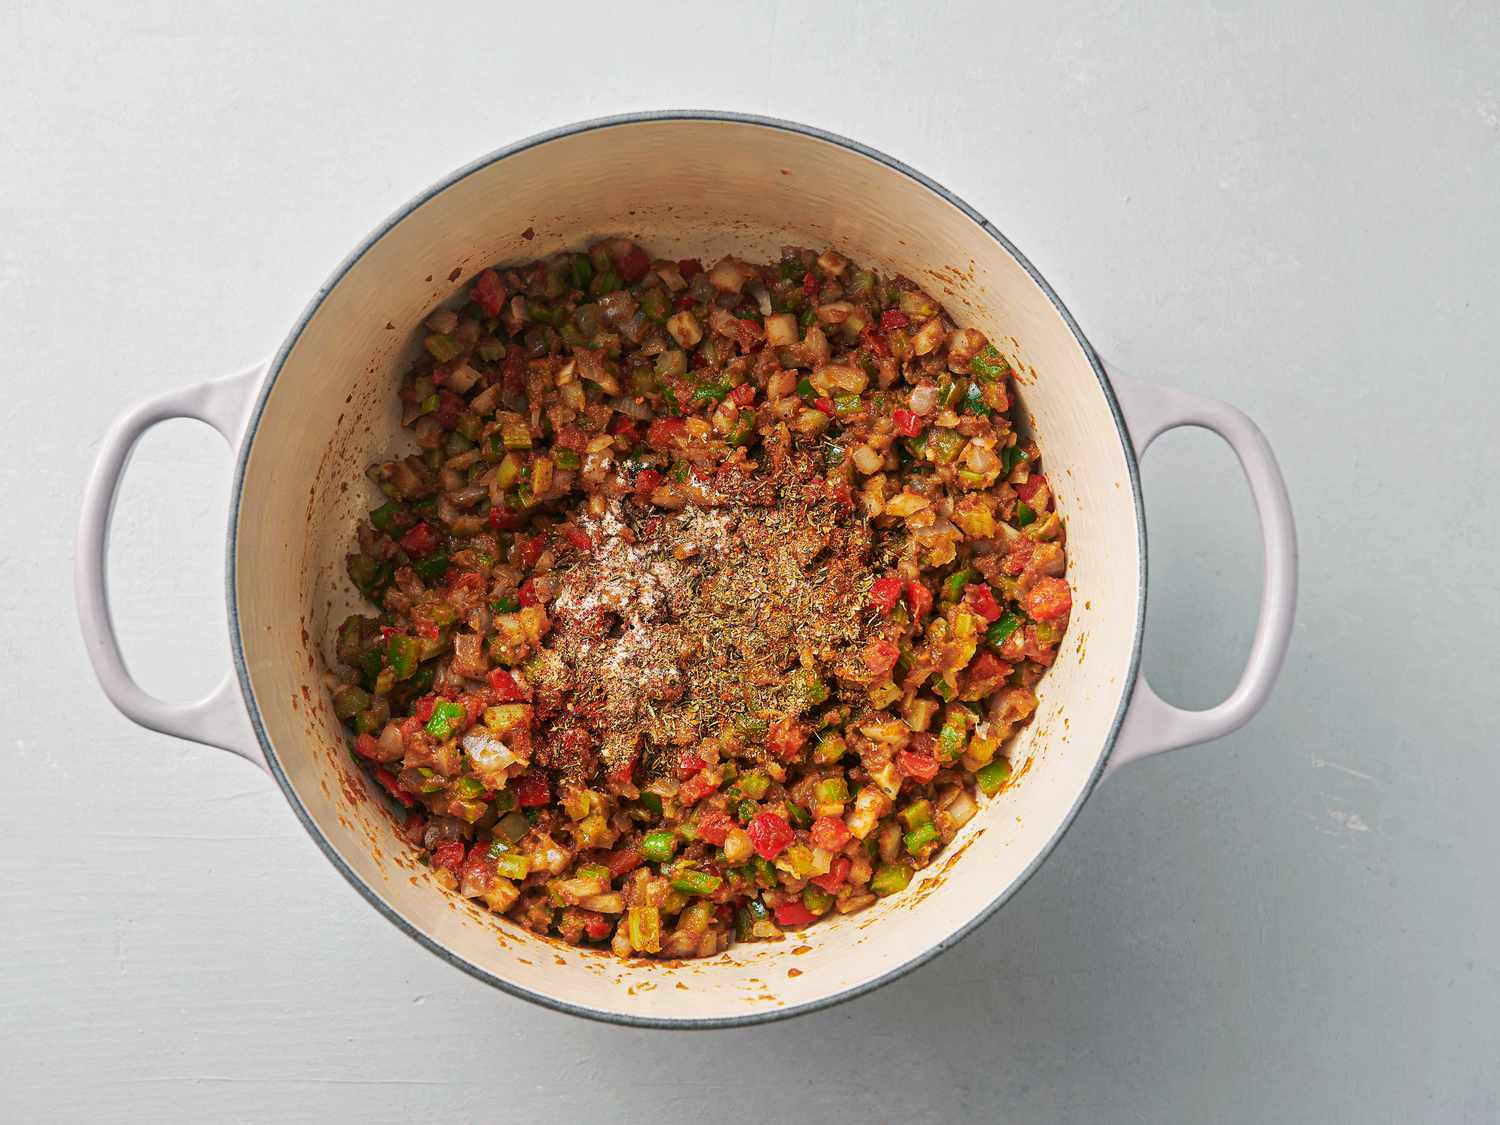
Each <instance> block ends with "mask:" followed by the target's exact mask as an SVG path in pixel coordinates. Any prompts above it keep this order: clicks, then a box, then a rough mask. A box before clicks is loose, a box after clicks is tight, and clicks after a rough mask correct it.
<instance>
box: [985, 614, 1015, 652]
mask: <svg viewBox="0 0 1500 1125" xmlns="http://www.w3.org/2000/svg"><path fill="white" fill-rule="evenodd" d="M1020 627H1021V619H1020V618H1019V617H1018V616H1016V615H1015V614H1014V613H1007V614H1005V615H1004V616H1003V617H1001V618H1000V620H998V621H996V622H995V623H994V624H993V625H991V626H990V627H989V628H988V629H986V630H985V631H984V641H985V644H987V645H989V646H990V647H991V648H999V647H1000V646H1001V645H1003V644H1004V643H1005V642H1006V641H1007V640H1009V639H1010V635H1011V634H1012V633H1014V632H1015V631H1016V630H1017V629H1019V628H1020Z"/></svg>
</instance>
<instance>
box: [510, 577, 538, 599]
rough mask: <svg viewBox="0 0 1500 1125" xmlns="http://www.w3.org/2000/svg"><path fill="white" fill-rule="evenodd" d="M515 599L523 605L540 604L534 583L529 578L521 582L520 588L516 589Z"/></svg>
mask: <svg viewBox="0 0 1500 1125" xmlns="http://www.w3.org/2000/svg"><path fill="white" fill-rule="evenodd" d="M516 601H518V602H520V603H521V604H522V605H523V606H528V605H541V604H542V599H541V598H539V597H537V596H536V583H535V582H533V581H532V580H531V579H530V578H528V579H526V581H525V582H522V583H521V586H520V588H519V589H518V590H516Z"/></svg>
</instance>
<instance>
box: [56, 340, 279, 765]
mask: <svg viewBox="0 0 1500 1125" xmlns="http://www.w3.org/2000/svg"><path fill="white" fill-rule="evenodd" d="M265 372H266V366H265V364H257V365H256V366H254V367H252V368H250V369H248V370H246V371H242V372H240V373H239V374H237V375H230V376H227V377H225V378H220V379H210V380H208V381H207V382H203V383H198V384H196V385H195V386H191V387H184V388H182V389H180V390H175V391H169V392H167V393H166V394H162V395H158V396H156V397H155V398H152V399H148V400H147V401H145V402H143V403H140V404H139V405H138V406H136V407H135V408H134V409H133V410H130V411H128V412H127V413H126V414H124V415H123V416H121V417H120V418H119V419H117V420H116V421H115V424H114V425H113V426H111V427H110V428H109V432H108V433H106V434H105V435H104V440H103V442H102V443H101V444H100V447H99V457H98V459H97V460H96V461H95V462H94V471H93V474H92V475H91V476H90V477H89V482H88V485H87V486H86V487H85V488H84V492H83V518H82V520H81V521H80V523H79V526H78V547H77V551H76V553H75V555H74V559H73V592H74V595H75V597H76V598H77V601H78V618H79V621H80V623H81V624H82V626H83V638H84V645H85V647H86V648H87V649H88V654H89V660H90V661H91V662H92V663H93V665H94V674H95V675H96V676H98V677H99V686H100V687H102V688H103V689H104V694H105V695H107V696H108V697H109V701H110V702H111V703H113V704H114V705H115V706H116V707H117V708H119V710H120V712H121V713H122V714H123V715H124V716H125V717H126V718H128V719H131V720H132V721H134V722H136V723H139V724H140V725H141V726H143V727H149V728H150V729H151V730H155V731H160V732H162V733H163V734H172V735H176V736H177V737H178V738H186V739H189V740H190V741H192V742H201V743H203V744H204V745H205V746H217V747H220V748H221V749H224V750H230V751H232V752H234V753H236V754H238V755H240V756H241V757H242V758H245V759H247V760H248V761H251V762H254V763H255V764H256V765H258V766H260V767H261V768H262V769H264V768H265V759H264V757H263V756H262V754H261V750H260V745H259V744H258V743H257V742H256V739H255V734H254V732H253V731H252V730H251V729H250V723H249V720H248V718H247V717H246V712H245V704H244V700H243V699H242V698H241V697H240V691H239V686H238V684H237V683H236V682H235V676H234V674H233V673H232V672H231V673H230V674H229V675H227V676H225V677H224V679H223V681H222V682H221V683H220V684H219V686H218V687H216V688H215V689H214V690H213V691H212V692H211V693H209V695H207V696H206V697H204V698H203V699H199V700H197V701H196V702H192V703H167V702H165V701H164V700H160V699H157V698H156V697H155V696H153V695H150V694H148V693H147V692H145V691H144V690H142V688H141V686H140V685H139V684H137V683H136V682H135V680H134V679H133V678H132V677H131V675H130V672H129V670H128V669H127V668H126V667H125V658H124V656H123V655H122V654H121V652H120V642H119V640H118V638H117V637H116V636H115V627H114V620H113V619H112V617H111V616H110V612H109V586H108V582H107V581H106V568H107V565H108V562H109V525H110V517H111V515H112V514H113V512H114V506H115V496H116V494H117V493H118V492H119V488H120V480H121V478H122V477H123V476H124V474H125V466H126V464H127V463H128V462H129V460H130V455H131V453H132V452H133V451H134V449H135V445H136V442H138V441H139V440H140V439H141V436H142V435H143V434H145V432H146V431H147V430H149V429H150V428H151V427H152V426H155V425H156V424H157V423H158V422H165V421H167V420H168V419H171V418H195V419H197V420H198V421H200V422H205V423H207V424H208V425H210V426H212V427H213V428H214V429H215V430H217V431H218V432H219V434H220V435H221V436H222V437H223V438H224V440H225V441H226V442H228V443H229V447H230V448H231V449H238V448H239V445H240V438H241V436H242V435H243V433H244V431H245V424H246V422H247V421H248V419H249V414H250V406H251V403H252V402H253V401H254V400H255V393H256V391H257V390H258V388H259V387H260V383H261V378H262V377H263V376H264V375H265Z"/></svg>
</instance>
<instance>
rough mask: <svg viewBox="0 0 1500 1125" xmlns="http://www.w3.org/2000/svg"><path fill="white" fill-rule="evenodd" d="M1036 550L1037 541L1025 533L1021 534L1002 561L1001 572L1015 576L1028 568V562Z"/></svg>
mask: <svg viewBox="0 0 1500 1125" xmlns="http://www.w3.org/2000/svg"><path fill="white" fill-rule="evenodd" d="M1035 550H1036V543H1035V542H1034V541H1033V540H1031V539H1028V538H1026V536H1024V535H1023V536H1021V537H1020V538H1019V539H1017V540H1016V541H1015V542H1014V543H1012V544H1011V548H1010V551H1009V552H1007V554H1006V556H1005V558H1004V560H1003V561H1002V562H1001V563H1000V570H1001V572H1002V573H1004V574H1006V575H1008V576H1010V577H1011V578H1014V577H1015V576H1016V575H1018V574H1020V573H1021V571H1023V570H1025V569H1026V564H1027V563H1029V562H1030V561H1031V555H1032V552H1033V551H1035Z"/></svg>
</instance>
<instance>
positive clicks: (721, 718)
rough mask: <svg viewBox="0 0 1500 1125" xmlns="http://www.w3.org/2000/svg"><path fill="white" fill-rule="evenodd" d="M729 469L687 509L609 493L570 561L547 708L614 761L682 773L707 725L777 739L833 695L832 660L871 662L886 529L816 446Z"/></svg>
mask: <svg viewBox="0 0 1500 1125" xmlns="http://www.w3.org/2000/svg"><path fill="white" fill-rule="evenodd" d="M726 478H727V479H726ZM713 484H714V487H713V488H711V489H710V490H709V491H708V495H707V499H708V500H709V501H710V502H711V503H712V506H704V507H700V506H698V505H696V504H689V505H687V506H685V507H684V508H682V509H681V510H680V511H676V512H660V513H658V512H657V511H656V510H655V509H653V508H650V507H645V508H642V507H638V506H636V505H632V504H629V503H628V502H624V501H620V500H611V501H609V502H608V507H607V508H606V510H605V512H604V513H603V515H601V516H600V517H598V518H590V517H585V518H582V519H580V520H579V526H580V527H581V528H582V529H583V530H584V532H585V533H586V534H587V535H588V536H589V538H590V540H591V542H592V544H593V549H592V551H591V552H589V553H587V554H584V555H582V556H581V557H580V558H579V559H578V560H577V562H576V563H575V564H574V565H573V566H571V567H570V568H568V569H567V570H565V571H563V572H562V573H560V574H559V575H558V594H557V597H556V599H555V600H554V601H553V603H552V606H551V611H550V612H551V619H552V633H551V636H550V638H549V643H548V647H549V648H550V649H551V653H552V658H551V659H549V660H548V661H547V662H546V666H547V671H546V673H545V674H544V675H543V676H541V677H540V678H539V682H538V683H537V684H536V685H535V687H536V688H537V691H538V699H539V701H540V710H541V716H540V717H541V718H543V719H547V718H549V717H551V716H552V715H554V714H556V715H559V716H565V721H568V722H576V723H577V724H579V725H580V726H581V727H583V728H584V729H585V730H587V731H588V732H589V733H590V735H592V736H593V737H594V738H595V739H596V740H597V745H598V747H599V752H600V755H601V756H602V757H603V759H604V765H605V767H606V769H608V768H619V767H621V766H622V765H624V764H626V763H628V762H629V761H631V759H632V758H634V757H635V756H637V755H639V756H640V760H641V763H642V770H643V773H642V780H649V779H651V778H655V777H663V776H668V777H669V776H673V775H675V773H676V771H677V769H678V768H679V760H680V759H681V758H683V757H685V756H686V757H691V756H692V755H693V754H694V753H695V752H696V751H695V748H696V747H697V745H698V743H699V742H701V741H702V740H703V739H706V738H716V737H718V736H720V735H723V736H724V737H725V738H726V739H732V740H738V741H740V742H747V741H757V740H763V739H764V736H765V733H766V731H767V730H768V729H769V727H770V724H771V723H773V722H776V721H778V720H784V719H788V718H793V717H795V716H797V715H800V714H801V713H802V712H803V711H804V710H806V709H807V707H808V705H809V703H813V702H822V700H823V697H825V696H826V693H827V690H828V689H827V687H826V686H824V684H823V682H822V678H821V673H820V669H822V670H824V671H826V672H827V673H828V674H830V675H831V676H832V677H834V678H835V679H838V678H840V676H841V674H842V676H843V677H852V678H853V679H854V680H855V681H856V682H857V681H858V679H859V678H860V672H861V671H862V670H863V665H862V663H861V661H860V650H861V648H862V647H863V641H862V639H863V637H864V636H865V633H866V632H867V627H866V618H867V617H868V615H869V613H868V611H869V605H868V596H869V587H870V583H871V581H872V578H871V577H870V576H869V569H868V568H869V562H870V555H871V543H872V537H871V532H870V528H869V526H868V524H867V523H866V521H865V519H864V518H863V515H862V514H861V513H859V512H858V511H857V509H856V508H855V506H854V504H853V502H852V501H851V499H850V497H849V495H848V493H847V490H845V491H844V492H843V493H842V494H841V493H840V492H839V490H838V489H837V488H836V487H834V486H830V485H829V484H828V482H827V480H826V478H825V477H824V476H823V475H822V473H821V472H819V471H818V469H817V468H816V467H815V466H814V465H813V464H812V462H811V461H810V460H809V459H808V458H805V457H800V458H797V459H796V460H795V461H784V463H783V465H782V467H781V468H780V469H772V470H768V471H766V472H763V473H758V474H756V473H751V472H748V471H742V470H740V469H738V468H730V469H728V470H727V471H726V472H723V473H720V474H718V476H717V478H716V479H715V480H714V482H713ZM810 697H816V698H810ZM643 751H644V752H643ZM588 764H589V763H582V765H584V766H587V765H588ZM571 765H573V766H574V767H575V769H574V773H575V777H576V780H578V781H580V782H586V780H587V777H586V775H582V774H581V771H579V770H578V769H577V768H576V767H577V766H578V765H579V763H571Z"/></svg>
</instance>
